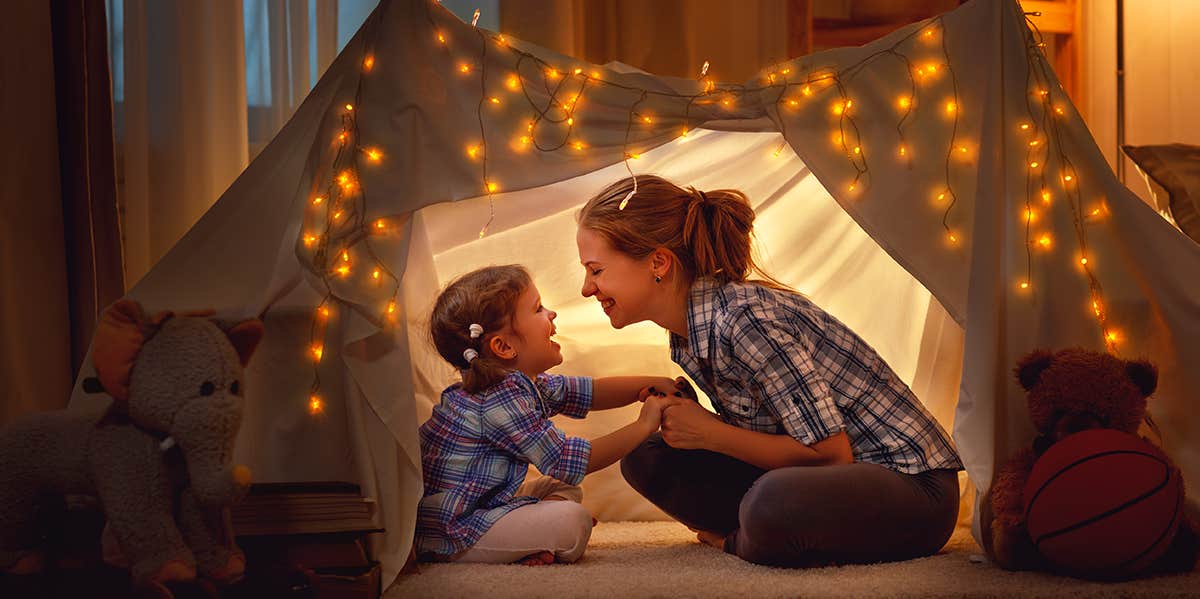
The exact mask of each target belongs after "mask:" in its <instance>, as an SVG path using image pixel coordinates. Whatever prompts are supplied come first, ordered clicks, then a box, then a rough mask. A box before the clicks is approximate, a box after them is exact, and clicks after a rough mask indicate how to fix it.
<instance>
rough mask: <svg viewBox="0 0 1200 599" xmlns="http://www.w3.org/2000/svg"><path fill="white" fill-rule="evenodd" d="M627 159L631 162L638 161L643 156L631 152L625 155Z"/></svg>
mask: <svg viewBox="0 0 1200 599" xmlns="http://www.w3.org/2000/svg"><path fill="white" fill-rule="evenodd" d="M625 157H626V158H628V159H630V160H637V159H638V158H641V157H642V155H641V154H638V153H636V152H629V153H627V154H625Z"/></svg>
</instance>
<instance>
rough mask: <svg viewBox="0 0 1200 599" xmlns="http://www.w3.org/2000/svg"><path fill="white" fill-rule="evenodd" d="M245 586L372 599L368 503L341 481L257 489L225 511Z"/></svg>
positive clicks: (375, 580) (375, 570)
mask: <svg viewBox="0 0 1200 599" xmlns="http://www.w3.org/2000/svg"><path fill="white" fill-rule="evenodd" d="M231 512H232V513H231V517H232V520H233V530H234V534H236V535H237V537H238V544H239V545H240V546H241V547H242V549H243V550H244V551H245V552H246V560H247V564H246V566H247V568H246V574H247V579H248V582H251V583H254V584H252V585H251V586H255V587H258V588H259V590H262V591H264V592H267V591H269V590H278V589H281V588H285V587H286V588H287V589H289V590H291V591H296V590H297V589H300V588H306V590H307V591H308V592H307V593H306V596H315V597H317V598H318V599H326V598H329V599H333V598H339V599H340V598H343V597H344V598H346V599H351V598H355V599H359V598H361V599H377V598H378V597H379V594H380V571H379V563H378V562H375V561H373V560H372V559H371V558H370V556H369V554H368V552H367V547H366V537H367V535H369V534H371V533H376V532H382V529H381V528H379V527H378V526H376V524H375V522H374V515H375V502H374V500H372V499H369V498H366V497H363V496H362V493H361V491H360V489H359V487H358V485H355V484H352V483H345V482H307V483H262V484H254V485H252V486H251V487H250V493H249V494H248V495H247V496H246V498H245V499H243V500H242V501H241V502H240V503H238V504H237V505H235V506H234V507H233V509H232V510H231Z"/></svg>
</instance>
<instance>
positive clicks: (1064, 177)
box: [1063, 173, 1074, 183]
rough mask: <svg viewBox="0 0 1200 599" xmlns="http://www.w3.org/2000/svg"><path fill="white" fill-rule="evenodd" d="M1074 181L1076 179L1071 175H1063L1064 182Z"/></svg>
mask: <svg viewBox="0 0 1200 599" xmlns="http://www.w3.org/2000/svg"><path fill="white" fill-rule="evenodd" d="M1072 179H1074V177H1072V176H1071V174H1070V173H1068V174H1066V175H1063V181H1066V182H1067V183H1070V182H1071V180H1072Z"/></svg>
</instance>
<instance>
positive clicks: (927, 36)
mask: <svg viewBox="0 0 1200 599" xmlns="http://www.w3.org/2000/svg"><path fill="white" fill-rule="evenodd" d="M921 36H922V37H924V38H925V39H926V40H931V39H933V28H929V29H926V30H925V31H924V32H923V33H922V34H921Z"/></svg>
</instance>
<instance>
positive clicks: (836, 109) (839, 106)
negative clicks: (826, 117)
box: [833, 102, 846, 115]
mask: <svg viewBox="0 0 1200 599" xmlns="http://www.w3.org/2000/svg"><path fill="white" fill-rule="evenodd" d="M843 112H846V105H845V104H843V103H841V102H837V103H835V104H834V105H833V114H839V115H840V114H842V113H843Z"/></svg>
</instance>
